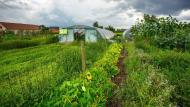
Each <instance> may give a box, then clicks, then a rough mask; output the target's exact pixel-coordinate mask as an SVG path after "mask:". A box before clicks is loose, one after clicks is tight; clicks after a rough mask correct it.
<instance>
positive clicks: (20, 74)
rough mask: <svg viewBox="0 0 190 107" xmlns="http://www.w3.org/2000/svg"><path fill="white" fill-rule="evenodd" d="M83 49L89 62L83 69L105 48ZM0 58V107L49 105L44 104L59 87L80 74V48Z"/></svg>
mask: <svg viewBox="0 0 190 107" xmlns="http://www.w3.org/2000/svg"><path fill="white" fill-rule="evenodd" d="M100 44H101V43H100ZM102 44H106V43H102ZM85 47H86V56H88V57H87V58H86V61H87V62H89V61H90V62H92V63H89V64H88V65H87V67H89V66H92V64H93V62H95V61H97V59H99V56H101V54H102V53H103V52H104V51H105V50H106V49H107V48H106V47H105V45H98V44H96V43H93V44H90V43H89V44H86V46H85ZM91 47H96V48H91ZM94 53H96V54H94ZM91 55H93V56H91ZM0 56H2V57H0V68H1V69H0V87H1V88H0V99H1V100H0V105H1V106H2V107H6V106H7V107H10V106H24V107H25V106H44V105H48V104H49V103H50V104H51V102H49V103H47V101H49V100H51V99H52V97H54V95H55V92H56V91H57V89H58V90H59V88H60V85H61V84H62V83H63V82H64V81H68V80H72V79H73V78H76V76H78V75H79V73H80V72H81V53H80V47H79V46H77V45H76V46H75V45H72V44H71V45H70V44H69V45H62V44H51V45H42V46H36V47H31V48H24V49H15V50H8V51H3V52H0ZM89 56H90V57H89ZM52 101H53V100H52ZM44 102H45V103H44Z"/></svg>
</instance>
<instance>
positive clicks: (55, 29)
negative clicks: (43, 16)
mask: <svg viewBox="0 0 190 107" xmlns="http://www.w3.org/2000/svg"><path fill="white" fill-rule="evenodd" d="M49 31H50V32H51V33H57V34H58V33H59V27H49Z"/></svg>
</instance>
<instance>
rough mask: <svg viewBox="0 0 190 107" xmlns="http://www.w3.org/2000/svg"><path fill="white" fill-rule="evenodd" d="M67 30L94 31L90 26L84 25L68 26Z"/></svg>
mask: <svg viewBox="0 0 190 107" xmlns="http://www.w3.org/2000/svg"><path fill="white" fill-rule="evenodd" d="M67 29H93V30H95V29H96V28H94V27H91V26H86V25H74V26H69V27H67Z"/></svg>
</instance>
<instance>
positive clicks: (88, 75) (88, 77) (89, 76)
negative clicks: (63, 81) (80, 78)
mask: <svg viewBox="0 0 190 107" xmlns="http://www.w3.org/2000/svg"><path fill="white" fill-rule="evenodd" d="M86 78H87V80H92V75H91V73H90V72H87V73H86Z"/></svg>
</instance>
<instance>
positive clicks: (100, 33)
mask: <svg viewBox="0 0 190 107" xmlns="http://www.w3.org/2000/svg"><path fill="white" fill-rule="evenodd" d="M63 29H64V30H65V33H64V34H60V36H59V40H60V42H73V41H76V40H81V39H82V40H84V41H86V42H96V41H97V40H99V39H107V40H109V39H112V38H113V37H114V33H113V32H112V31H109V30H106V29H101V28H96V27H91V26H86V25H74V26H69V27H66V28H63Z"/></svg>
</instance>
